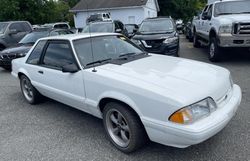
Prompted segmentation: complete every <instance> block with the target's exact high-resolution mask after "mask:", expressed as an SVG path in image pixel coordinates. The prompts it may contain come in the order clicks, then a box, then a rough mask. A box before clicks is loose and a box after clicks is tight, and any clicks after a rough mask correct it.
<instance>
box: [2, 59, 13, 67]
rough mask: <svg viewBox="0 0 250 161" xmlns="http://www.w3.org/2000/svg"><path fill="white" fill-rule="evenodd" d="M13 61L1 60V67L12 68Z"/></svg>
mask: <svg viewBox="0 0 250 161" xmlns="http://www.w3.org/2000/svg"><path fill="white" fill-rule="evenodd" d="M11 61H12V60H10V59H1V58H0V67H11Z"/></svg>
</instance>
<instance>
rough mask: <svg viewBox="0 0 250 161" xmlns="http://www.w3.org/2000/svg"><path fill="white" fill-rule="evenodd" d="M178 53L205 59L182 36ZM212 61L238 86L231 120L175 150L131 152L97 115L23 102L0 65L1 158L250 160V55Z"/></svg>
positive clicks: (156, 147)
mask: <svg viewBox="0 0 250 161" xmlns="http://www.w3.org/2000/svg"><path fill="white" fill-rule="evenodd" d="M180 55H181V57H185V58H189V59H195V60H199V61H204V62H208V59H207V55H206V49H193V48H192V44H191V43H189V42H187V41H186V40H185V39H184V38H182V44H181V53H180ZM249 55H250V52H249ZM217 65H220V66H223V67H226V68H228V69H229V70H230V71H231V72H232V75H233V77H234V81H235V82H236V83H237V84H239V85H240V86H241V88H242V90H243V100H242V104H241V106H240V109H239V111H238V113H237V115H236V116H235V117H234V118H233V120H232V121H231V122H230V124H229V125H228V126H227V127H226V128H225V129H224V130H223V131H222V132H220V133H219V134H217V135H216V136H214V137H213V138H211V139H209V140H208V141H206V142H204V143H202V144H200V145H195V146H192V147H189V148H186V149H177V148H171V147H166V146H162V145H160V144H156V143H149V145H148V146H146V147H145V148H143V149H142V150H140V151H138V152H135V153H133V154H130V155H125V154H123V153H121V152H119V151H117V150H116V149H115V148H114V147H113V146H112V145H111V144H110V143H109V141H107V138H106V136H105V135H104V128H103V126H102V121H101V120H99V119H96V118H94V117H92V116H90V115H88V114H85V113H83V112H81V111H78V110H75V109H72V108H70V107H68V106H65V105H62V104H60V103H58V102H55V101H52V100H48V101H46V102H44V103H42V104H40V105H37V106H31V105H29V104H27V103H26V102H25V100H24V99H23V97H22V95H21V93H20V88H19V82H18V81H17V80H15V79H14V78H12V76H11V75H10V73H9V72H6V71H4V70H1V69H0V160H22V161H23V160H86V161H90V160H96V161H97V160H100V161H106V160H107V161H109V160H114V161H125V160H134V161H158V160H161V161H167V160H169V161H208V160H211V161H250V106H249V104H250V56H248V53H244V54H242V53H239V52H232V53H231V54H229V56H228V58H227V60H226V61H225V62H222V63H218V64H217Z"/></svg>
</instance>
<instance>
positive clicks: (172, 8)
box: [158, 0, 206, 21]
mask: <svg viewBox="0 0 250 161" xmlns="http://www.w3.org/2000/svg"><path fill="white" fill-rule="evenodd" d="M158 2H159V5H160V9H161V11H160V13H159V14H160V15H161V16H171V17H173V18H175V19H183V20H184V21H188V20H190V19H191V18H192V17H193V16H194V15H196V14H197V12H198V11H200V10H201V9H202V8H203V7H204V5H205V4H206V0H158Z"/></svg>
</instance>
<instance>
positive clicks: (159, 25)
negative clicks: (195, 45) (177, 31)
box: [139, 19, 174, 33]
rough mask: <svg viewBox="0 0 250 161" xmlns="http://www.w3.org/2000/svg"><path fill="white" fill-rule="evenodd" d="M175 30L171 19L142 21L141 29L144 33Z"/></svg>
mask: <svg viewBox="0 0 250 161" xmlns="http://www.w3.org/2000/svg"><path fill="white" fill-rule="evenodd" d="M173 30H174V24H173V22H172V20H171V19H152V20H147V21H144V22H142V24H141V27H140V29H139V31H140V32H143V33H152V32H157V33H158V32H159V33H162V32H170V31H173Z"/></svg>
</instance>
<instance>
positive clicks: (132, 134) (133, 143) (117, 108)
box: [103, 102, 148, 153]
mask: <svg viewBox="0 0 250 161" xmlns="http://www.w3.org/2000/svg"><path fill="white" fill-rule="evenodd" d="M116 113H117V115H115V114H116ZM112 115H113V116H114V117H113V118H116V117H117V119H114V120H116V121H112V120H113V119H111V118H112V117H111V116H112ZM118 115H121V117H122V119H121V120H122V121H120V122H122V123H119V121H118V120H119V116H118ZM114 122H118V123H114ZM103 124H104V127H105V131H106V134H107V136H108V138H109V140H110V141H111V143H112V144H113V145H114V146H115V147H116V148H117V149H119V150H120V151H122V152H124V153H131V152H134V151H136V150H138V149H139V148H140V147H142V146H143V145H144V144H145V143H147V140H148V137H147V134H146V131H145V129H144V126H143V125H142V123H141V121H140V118H139V117H138V115H137V114H136V113H135V112H133V111H132V110H130V109H129V107H127V106H126V105H123V104H120V103H116V102H111V103H108V104H107V105H106V106H105V108H104V110H103ZM118 124H120V125H118ZM123 126H125V127H128V128H127V129H129V130H128V131H126V130H123V128H122V127H123ZM117 128H118V130H116V129H117ZM115 131H116V133H117V134H115ZM122 131H124V135H125V132H127V135H126V138H127V139H128V140H129V141H127V142H125V143H123V144H122V142H123V141H124V140H123V139H122V136H121V135H122ZM118 135H120V136H118ZM117 138H118V139H117ZM119 141H121V142H119ZM119 144H122V145H119Z"/></svg>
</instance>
